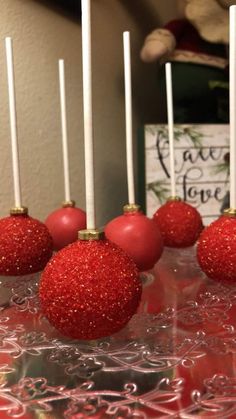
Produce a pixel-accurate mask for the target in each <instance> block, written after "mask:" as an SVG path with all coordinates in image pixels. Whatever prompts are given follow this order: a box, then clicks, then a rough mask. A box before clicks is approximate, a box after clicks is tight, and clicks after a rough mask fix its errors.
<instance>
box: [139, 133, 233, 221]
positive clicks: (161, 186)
mask: <svg viewBox="0 0 236 419" xmlns="http://www.w3.org/2000/svg"><path fill="white" fill-rule="evenodd" d="M174 136H175V173H176V190H177V195H179V196H180V197H181V198H182V199H183V200H185V201H186V202H188V203H189V204H191V205H192V206H194V207H196V208H197V209H198V210H199V212H200V213H201V214H202V216H203V221H204V224H205V225H207V224H209V223H210V222H211V221H213V220H214V219H216V218H217V217H218V216H219V214H220V213H221V212H222V209H223V207H224V206H226V207H227V204H228V203H227V201H228V182H229V179H228V177H229V125H175V129H174ZM142 147H143V152H144V156H142V157H141V154H142V153H141V154H139V157H140V159H139V160H140V165H141V166H143V172H144V178H143V182H141V183H140V185H139V186H140V191H139V192H140V199H141V201H143V203H144V207H146V213H147V215H148V216H149V217H152V215H153V214H154V212H155V211H156V210H157V208H158V207H159V206H160V205H162V204H163V203H164V202H165V201H166V199H167V198H168V197H169V196H170V195H171V193H170V174H169V149H168V127H167V125H146V126H145V127H144V131H143V141H142ZM141 159H142V160H143V162H141Z"/></svg>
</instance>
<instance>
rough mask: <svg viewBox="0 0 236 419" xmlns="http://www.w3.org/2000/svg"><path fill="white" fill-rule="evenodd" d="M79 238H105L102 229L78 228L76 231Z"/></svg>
mask: <svg viewBox="0 0 236 419" xmlns="http://www.w3.org/2000/svg"><path fill="white" fill-rule="evenodd" d="M78 238H79V240H102V239H104V238H105V234H104V231H102V230H97V229H94V230H93V229H89V230H80V231H79V233H78Z"/></svg>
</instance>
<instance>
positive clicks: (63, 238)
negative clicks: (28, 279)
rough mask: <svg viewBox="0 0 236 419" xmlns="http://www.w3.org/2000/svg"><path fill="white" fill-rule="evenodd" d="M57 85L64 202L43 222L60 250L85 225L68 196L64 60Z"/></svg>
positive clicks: (74, 239)
mask: <svg viewBox="0 0 236 419" xmlns="http://www.w3.org/2000/svg"><path fill="white" fill-rule="evenodd" d="M58 67H59V87H60V104H61V131H62V154H63V167H64V184H65V202H64V203H63V206H62V208H59V209H56V210H55V211H53V212H52V213H51V214H49V216H48V217H47V219H46V221H45V224H46V226H47V227H48V229H49V231H50V234H51V236H52V238H53V245H54V250H60V249H62V248H63V247H65V246H67V245H68V244H70V243H73V242H74V241H76V240H77V237H78V231H79V230H83V229H84V228H85V227H86V214H85V212H84V211H83V210H82V209H80V208H76V207H75V202H74V201H73V200H71V198H70V173H69V155H68V135H67V116H66V92H65V68H64V60H59V62H58Z"/></svg>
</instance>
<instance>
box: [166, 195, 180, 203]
mask: <svg viewBox="0 0 236 419" xmlns="http://www.w3.org/2000/svg"><path fill="white" fill-rule="evenodd" d="M169 201H182V199H181V198H180V196H178V195H173V196H169V198H167V202H169Z"/></svg>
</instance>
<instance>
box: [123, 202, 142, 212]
mask: <svg viewBox="0 0 236 419" xmlns="http://www.w3.org/2000/svg"><path fill="white" fill-rule="evenodd" d="M123 211H124V213H127V212H139V211H140V205H137V204H126V205H124V206H123Z"/></svg>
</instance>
